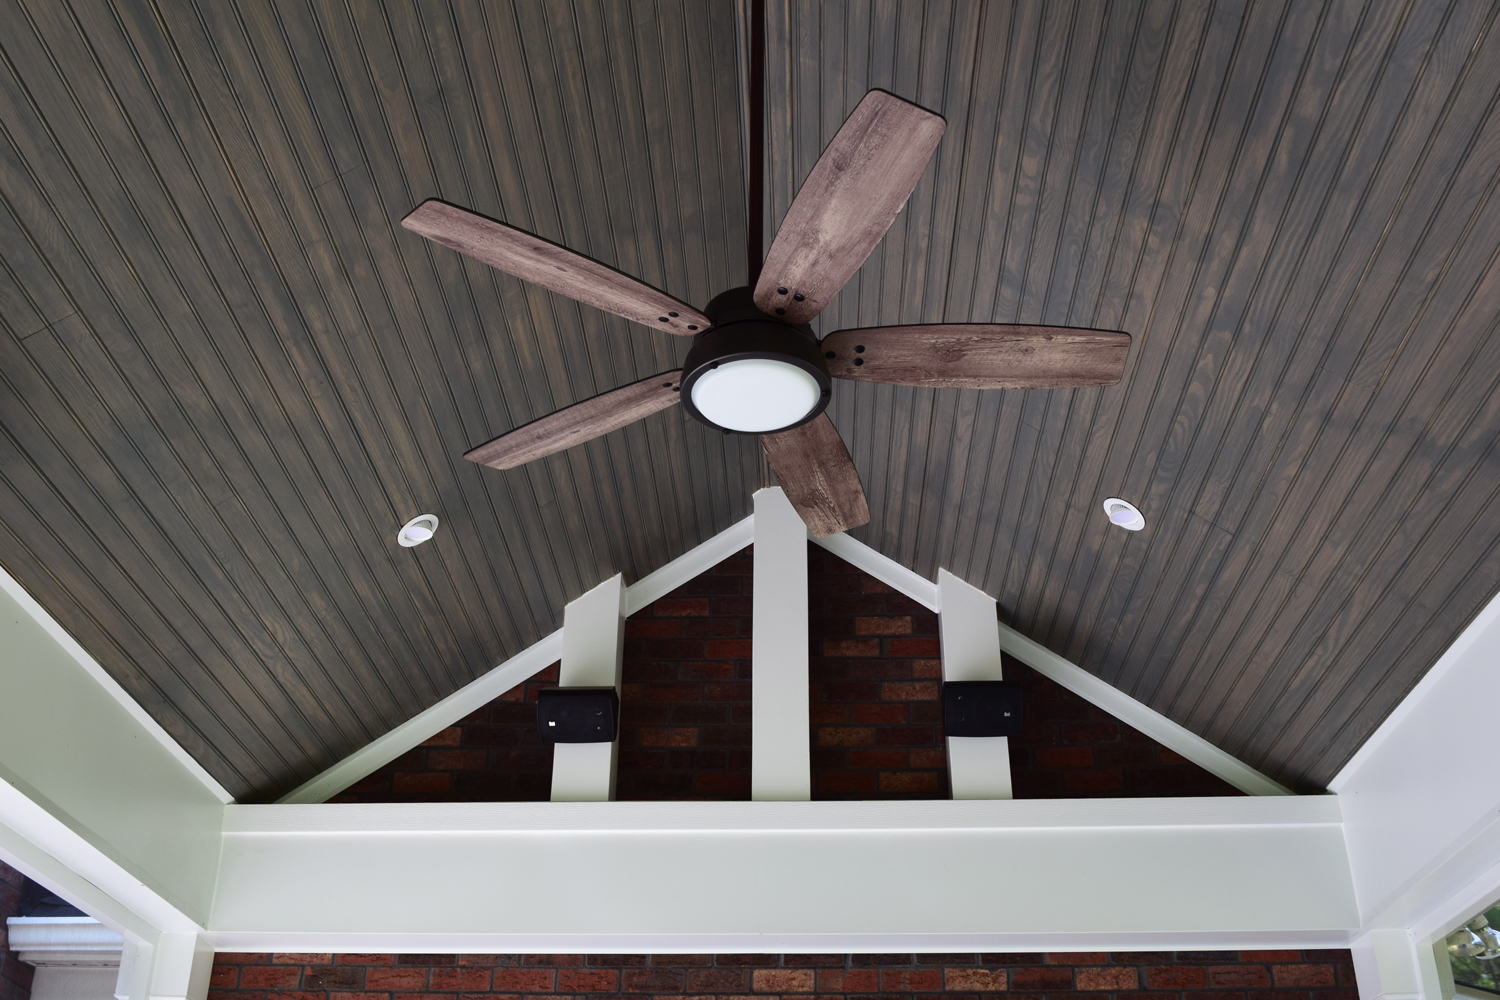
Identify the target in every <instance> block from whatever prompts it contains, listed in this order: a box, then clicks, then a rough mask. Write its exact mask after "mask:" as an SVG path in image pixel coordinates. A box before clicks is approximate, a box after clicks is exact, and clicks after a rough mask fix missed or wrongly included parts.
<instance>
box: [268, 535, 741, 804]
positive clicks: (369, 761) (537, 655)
mask: <svg viewBox="0 0 1500 1000" xmlns="http://www.w3.org/2000/svg"><path fill="white" fill-rule="evenodd" d="M754 535H755V518H754V516H753V515H752V516H750V517H747V518H745V519H744V520H742V521H738V522H736V523H735V524H732V525H730V526H729V527H728V528H725V529H724V530H723V531H721V532H719V533H718V534H717V535H714V536H713V537H712V538H710V539H708V540H707V541H706V542H703V543H701V544H699V545H697V546H694V547H693V548H692V549H689V550H688V551H687V552H685V553H683V554H682V555H680V556H678V557H677V558H676V559H673V560H672V561H671V562H669V563H667V564H666V565H665V566H663V567H661V568H660V569H658V570H655V571H653V572H651V573H649V574H647V575H646V576H643V577H641V579H639V580H637V581H636V582H635V583H633V584H631V585H630V586H628V587H626V588H625V614H626V616H627V617H628V616H630V615H633V614H635V613H636V612H637V611H639V610H641V609H642V608H644V607H645V606H646V605H648V604H650V603H652V602H653V601H655V600H656V599H658V598H660V597H664V596H666V595H667V594H670V593H671V592H672V591H674V590H676V589H677V588H678V587H680V586H682V585H683V584H684V583H687V582H688V581H689V580H692V579H694V578H695V577H697V576H698V575H699V574H700V573H702V572H703V571H704V570H708V569H712V568H713V567H714V566H717V565H718V564H719V563H721V562H723V561H724V560H725V559H727V558H729V557H730V556H732V555H734V554H735V553H736V552H738V551H739V550H740V549H743V548H744V547H745V546H747V545H749V544H750V543H751V542H752V541H753V540H754ZM562 652H563V630H562V629H558V630H557V631H555V632H553V633H552V634H550V635H548V636H547V637H546V638H544V639H541V640H539V641H538V642H536V643H534V644H532V645H531V646H528V647H527V648H526V649H523V650H521V652H519V653H517V654H516V655H515V656H512V657H511V658H510V659H508V660H506V661H505V662H504V663H502V664H500V665H499V666H497V667H495V668H493V669H492V670H490V671H489V672H488V673H485V674H484V675H482V676H481V677H479V678H478V679H476V680H473V681H470V682H469V683H468V684H465V685H464V686H463V687H461V688H459V689H458V690H457V691H455V692H453V693H452V694H450V695H449V696H448V697H446V698H444V699H443V700H442V701H439V702H438V703H437V704H435V705H433V706H431V707H430V708H427V709H425V710H424V711H422V712H420V713H418V714H417V715H414V716H412V717H411V718H410V719H407V720H406V721H405V722H403V723H401V725H399V726H397V727H396V728H395V729H392V730H391V731H390V732H388V733H386V734H385V735H384V736H381V737H379V738H378V739H375V740H372V741H370V742H369V743H367V744H365V745H364V746H363V747H360V748H359V749H358V750H356V751H354V753H352V754H350V755H349V756H348V757H345V758H344V759H343V760H341V761H339V762H338V763H337V764H334V765H333V766H332V767H330V768H328V769H327V770H326V771H324V772H323V773H321V774H319V775H317V776H315V777H313V778H311V779H310V780H308V781H307V782H305V783H303V784H301V785H299V786H297V787H296V788H294V789H292V791H290V792H288V793H287V794H286V795H284V796H282V797H281V798H280V799H279V800H278V801H279V802H281V803H283V804H305V803H314V802H324V801H326V800H327V799H328V798H329V797H330V796H333V795H337V794H338V793H339V792H341V791H343V790H344V789H346V788H348V787H349V786H350V785H352V784H354V783H355V782H356V781H358V780H359V779H361V778H363V777H365V776H366V775H368V774H372V773H373V772H375V771H377V770H379V769H380V768H382V767H384V766H385V765H386V764H389V763H390V762H391V761H393V760H395V759H396V758H397V757H399V756H401V755H402V754H404V753H406V751H408V750H410V749H411V748H412V747H415V746H418V745H420V744H421V743H423V742H425V741H426V740H428V739H431V738H432V737H433V736H435V735H436V734H438V733H440V732H442V731H443V730H444V729H447V728H448V727H449V726H451V725H453V724H454V723H455V722H457V721H458V720H459V719H462V718H463V717H464V716H466V715H468V714H469V713H470V712H472V711H474V710H475V709H478V708H481V707H483V706H485V705H488V704H489V703H490V702H492V701H494V700H495V699H496V698H498V697H500V695H502V694H504V693H505V692H506V691H509V690H510V689H511V688H513V687H515V686H516V685H517V684H520V683H521V682H522V681H524V680H526V679H527V678H529V677H531V676H533V675H535V674H536V673H537V672H538V671H541V670H545V669H546V668H547V667H549V666H551V665H552V664H554V663H556V662H557V661H558V660H560V659H562Z"/></svg>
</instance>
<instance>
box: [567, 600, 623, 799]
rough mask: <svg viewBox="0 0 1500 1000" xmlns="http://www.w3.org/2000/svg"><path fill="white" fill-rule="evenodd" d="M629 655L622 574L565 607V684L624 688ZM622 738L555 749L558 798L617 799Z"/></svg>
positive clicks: (568, 685)
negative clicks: (622, 680)
mask: <svg viewBox="0 0 1500 1000" xmlns="http://www.w3.org/2000/svg"><path fill="white" fill-rule="evenodd" d="M624 655H625V578H624V577H623V576H621V575H620V574H618V573H616V574H615V575H614V576H613V577H611V578H610V579H608V580H605V581H604V582H603V583H601V584H599V586H597V587H595V588H594V589H593V590H591V591H589V592H588V593H586V594H584V595H583V596H582V597H580V598H578V599H577V600H575V601H570V602H569V603H568V606H567V608H565V609H564V611H563V642H562V668H561V671H560V672H559V676H558V679H559V682H560V683H561V685H562V686H563V687H613V688H614V689H615V690H616V691H619V690H620V670H621V667H622V665H623V663H624ZM619 743H620V741H619V740H615V741H614V742H611V743H557V744H554V746H553V748H552V801H553V802H608V801H610V800H611V799H613V798H614V797H615V761H616V757H617V756H618V749H619Z"/></svg>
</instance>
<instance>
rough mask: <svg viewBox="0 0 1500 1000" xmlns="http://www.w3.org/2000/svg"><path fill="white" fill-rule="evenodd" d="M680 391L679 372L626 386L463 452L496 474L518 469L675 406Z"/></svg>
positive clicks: (680, 376)
mask: <svg viewBox="0 0 1500 1000" xmlns="http://www.w3.org/2000/svg"><path fill="white" fill-rule="evenodd" d="M681 385H682V369H680V368H679V369H677V370H675V371H670V372H662V373H661V374H660V375H652V376H651V377H649V378H643V379H641V380H640V381H639V382H632V383H631V384H630V385H622V386H620V388H618V389H611V390H610V391H609V392H602V393H600V394H599V395H597V396H594V397H593V398H591V399H585V400H580V401H579V402H577V403H574V404H573V405H572V406H566V407H563V408H562V409H561V410H558V411H557V412H556V413H549V414H547V416H545V417H542V418H540V419H539V420H533V421H532V422H531V423H529V424H524V425H522V426H520V427H517V428H516V429H515V430H513V431H508V432H506V433H505V434H501V435H500V436H499V437H497V438H494V439H493V440H490V441H486V442H485V443H484V444H482V445H480V446H479V447H477V448H471V449H470V450H468V451H466V452H464V458H467V459H468V460H469V461H471V462H478V463H479V464H480V465H488V466H489V467H490V468H492V469H514V468H515V467H516V466H518V465H525V464H526V463H527V462H534V461H536V460H537V459H539V458H546V457H547V456H548V455H555V454H557V453H558V452H560V451H562V450H563V449H565V448H572V447H574V446H575V445H580V444H583V443H584V442H585V441H592V440H594V438H596V437H602V436H603V435H605V434H608V433H609V432H610V431H615V430H619V429H620V428H621V427H626V426H628V425H630V424H633V423H635V422H636V421H637V420H644V419H645V418H647V417H649V416H650V415H651V414H653V413H659V412H661V411H662V410H665V409H666V408H667V407H669V406H674V405H676V403H677V401H678V400H679V399H681V398H682V397H681V394H680V393H679V392H678V388H679V387H680V386H681Z"/></svg>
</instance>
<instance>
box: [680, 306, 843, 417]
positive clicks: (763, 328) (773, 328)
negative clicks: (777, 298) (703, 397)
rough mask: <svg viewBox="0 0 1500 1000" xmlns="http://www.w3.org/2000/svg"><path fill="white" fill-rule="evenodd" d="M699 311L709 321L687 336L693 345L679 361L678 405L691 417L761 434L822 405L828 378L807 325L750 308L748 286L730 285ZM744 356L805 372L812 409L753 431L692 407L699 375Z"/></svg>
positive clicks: (815, 413) (814, 412)
mask: <svg viewBox="0 0 1500 1000" xmlns="http://www.w3.org/2000/svg"><path fill="white" fill-rule="evenodd" d="M704 313H706V314H707V316H708V318H709V319H711V320H713V322H714V325H713V326H711V327H709V328H708V329H707V330H704V331H703V332H702V333H700V334H698V335H696V336H695V337H694V338H693V346H692V348H691V349H689V351H688V355H687V358H686V359H685V360H684V361H683V364H682V372H683V375H682V395H681V400H682V406H683V408H684V409H685V410H687V412H688V413H689V414H691V415H692V416H693V418H694V419H695V420H698V421H700V422H702V423H705V424H707V425H708V426H710V427H714V428H717V429H719V430H722V431H726V432H728V433H762V434H764V433H775V432H777V431H784V430H790V429H791V428H793V427H800V426H801V425H802V424H805V423H807V422H808V421H809V420H812V419H813V418H815V417H817V416H818V414H820V413H822V412H823V411H824V410H825V409H827V407H828V403H829V400H830V399H831V398H832V395H833V380H832V379H831V378H829V375H828V366H827V365H826V364H825V363H824V360H823V354H822V352H821V351H819V350H818V340H817V336H816V334H814V333H813V331H812V328H811V327H810V326H808V325H807V324H805V323H804V324H800V325H797V326H793V325H792V324H790V323H783V322H781V321H779V320H775V319H772V318H771V317H769V316H767V315H766V314H765V313H763V312H761V311H760V309H759V308H757V307H756V305H755V302H754V300H753V299H752V298H751V292H750V289H748V288H735V289H731V290H730V291H727V292H724V293H722V294H721V295H718V296H716V297H715V298H714V300H713V301H712V302H710V303H709V304H708V307H707V308H706V309H704ZM750 359H765V360H770V361H779V362H781V363H782V364H788V365H793V366H795V367H797V368H799V369H801V370H802V371H804V372H806V373H807V374H808V375H810V376H811V377H812V378H813V380H814V381H815V382H816V383H817V386H818V390H819V392H818V396H817V399H816V402H815V403H814V404H813V406H812V408H811V409H810V410H808V412H807V413H806V414H804V415H803V416H801V417H800V418H799V419H796V420H793V421H792V422H790V423H787V424H785V425H783V426H781V427H774V428H767V429H765V430H761V431H755V432H745V431H741V430H737V429H736V428H732V427H723V426H721V425H720V424H717V423H715V422H714V421H713V420H711V419H710V418H709V417H708V416H706V415H705V414H704V413H703V412H702V411H701V410H699V409H698V407H697V406H696V405H695V404H694V402H693V386H694V385H696V384H697V382H698V380H699V379H700V378H702V377H703V376H704V375H706V374H707V373H708V372H710V371H713V370H714V369H716V368H718V367H719V366H720V365H723V364H727V363H729V362H731V361H744V360H750Z"/></svg>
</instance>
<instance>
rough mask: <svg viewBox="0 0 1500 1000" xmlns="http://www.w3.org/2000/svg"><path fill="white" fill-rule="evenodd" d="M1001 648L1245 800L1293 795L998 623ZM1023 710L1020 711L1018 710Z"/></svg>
mask: <svg viewBox="0 0 1500 1000" xmlns="http://www.w3.org/2000/svg"><path fill="white" fill-rule="evenodd" d="M995 624H996V625H997V626H998V627H999V629H1000V648H1001V649H1002V650H1004V651H1005V652H1007V653H1009V654H1010V655H1011V656H1014V657H1015V658H1016V659H1018V660H1020V661H1021V662H1022V663H1024V664H1026V665H1027V666H1028V667H1030V668H1031V669H1033V670H1035V671H1036V672H1037V673H1039V674H1041V675H1042V676H1043V677H1046V678H1048V679H1049V680H1051V681H1054V682H1055V683H1057V684H1060V685H1061V686H1063V687H1065V688H1067V689H1068V690H1069V691H1072V692H1073V693H1074V694H1076V695H1078V697H1080V698H1082V699H1084V700H1085V701H1088V702H1092V703H1093V704H1095V705H1097V706H1099V707H1100V708H1102V709H1104V711H1106V712H1108V713H1109V714H1110V715H1113V716H1114V717H1115V718H1117V719H1119V720H1120V721H1121V722H1123V723H1125V724H1126V725H1129V726H1133V727H1135V728H1136V729H1139V730H1140V731H1141V732H1143V733H1145V734H1146V735H1147V736H1149V737H1151V738H1152V739H1153V740H1155V741H1156V742H1158V743H1160V744H1161V745H1162V746H1164V747H1166V748H1167V749H1168V750H1171V751H1173V752H1174V753H1177V754H1181V755H1182V756H1183V757H1186V758H1187V759H1188V760H1190V761H1192V762H1193V763H1194V764H1197V765H1198V766H1199V767H1201V768H1203V769H1204V770H1205V771H1208V772H1210V773H1211V774H1214V775H1216V776H1218V777H1220V778H1222V779H1223V780H1225V781H1227V782H1228V783H1229V784H1231V785H1233V786H1234V787H1235V788H1238V789H1239V790H1240V791H1242V792H1244V793H1245V794H1246V795H1291V794H1293V793H1292V790H1291V789H1289V788H1287V787H1286V786H1285V785H1282V784H1280V783H1278V782H1276V781H1272V780H1271V779H1270V778H1268V777H1266V776H1265V775H1264V774H1261V773H1260V772H1259V771H1257V770H1256V769H1255V768H1253V767H1251V766H1250V765H1249V764H1246V763H1244V762H1242V761H1240V760H1239V759H1237V758H1235V757H1233V756H1231V755H1230V754H1228V753H1225V752H1224V751H1223V750H1220V749H1219V748H1218V747H1216V746H1214V745H1213V744H1212V743H1210V742H1208V740H1205V739H1204V738H1203V737H1201V736H1199V735H1198V734H1197V733H1195V732H1193V731H1192V730H1191V729H1187V728H1184V727H1183V726H1180V725H1178V724H1177V723H1175V722H1173V721H1172V720H1171V719H1169V718H1167V717H1166V716H1165V715H1162V714H1161V713H1160V712H1158V711H1157V710H1156V709H1154V708H1152V707H1150V706H1149V705H1146V704H1144V703H1142V702H1139V701H1136V700H1135V699H1134V698H1132V697H1131V696H1130V695H1128V694H1126V693H1125V692H1124V691H1121V690H1120V689H1119V688H1117V687H1115V686H1114V685H1113V684H1110V683H1109V682H1108V681H1104V680H1100V679H1099V678H1098V677H1095V676H1094V675H1093V674H1091V673H1089V672H1088V671H1087V670H1085V669H1083V668H1082V667H1080V666H1078V665H1077V664H1075V663H1073V662H1071V661H1069V660H1067V659H1064V658H1063V657H1061V656H1059V655H1058V654H1056V653H1054V652H1052V650H1050V649H1048V648H1047V647H1046V646H1043V645H1042V644H1041V643H1039V642H1034V641H1032V640H1031V639H1028V638H1026V637H1025V636H1024V635H1022V634H1021V633H1019V632H1017V631H1016V630H1015V629H1013V628H1011V627H1010V626H1009V625H1006V624H1004V623H1002V622H996V623H995ZM1022 711H1023V712H1024V711H1025V708H1024V707H1023V708H1022Z"/></svg>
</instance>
